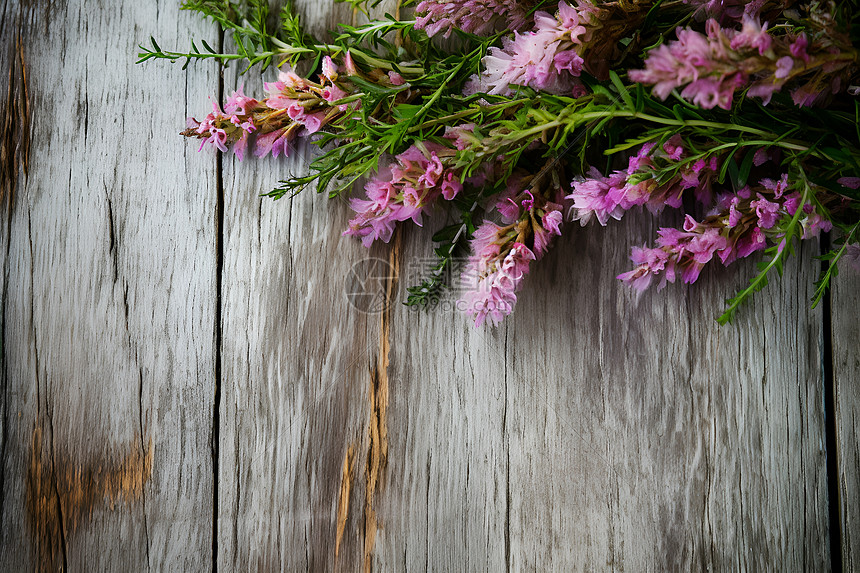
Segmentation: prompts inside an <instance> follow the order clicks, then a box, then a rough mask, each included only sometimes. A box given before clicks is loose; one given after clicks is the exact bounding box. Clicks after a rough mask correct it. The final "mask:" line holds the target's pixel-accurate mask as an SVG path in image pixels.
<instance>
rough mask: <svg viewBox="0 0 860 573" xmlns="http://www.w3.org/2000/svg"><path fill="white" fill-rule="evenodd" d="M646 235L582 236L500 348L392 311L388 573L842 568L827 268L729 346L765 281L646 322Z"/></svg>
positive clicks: (783, 295)
mask: <svg viewBox="0 0 860 573" xmlns="http://www.w3.org/2000/svg"><path fill="white" fill-rule="evenodd" d="M648 226H649V222H648V220H647V218H646V217H639V218H635V217H630V218H629V219H628V220H625V221H624V222H623V223H621V224H617V225H614V226H611V227H610V228H607V229H605V230H601V229H588V230H586V231H579V230H578V229H575V230H573V235H574V236H573V237H572V238H570V237H568V238H566V239H565V240H564V241H562V244H560V245H559V246H558V247H557V249H556V251H555V252H554V253H553V254H552V255H550V256H549V257H548V258H547V259H546V260H544V261H542V262H541V263H539V267H538V268H537V269H536V270H535V271H534V274H533V275H531V276H530V277H529V279H528V285H527V287H526V289H525V291H524V292H523V294H522V296H521V301H520V304H519V306H518V308H517V311H516V313H515V315H514V316H513V317H511V319H509V322H508V323H507V324H505V325H503V326H502V327H500V328H498V329H497V330H495V331H493V330H484V331H475V330H473V329H472V327H471V325H468V324H467V323H466V320H465V319H464V318H462V317H460V316H458V315H456V314H455V313H453V312H451V311H447V310H446V311H444V312H436V313H433V312H431V313H430V314H427V315H417V316H416V315H414V314H412V313H411V312H410V311H408V310H405V309H402V308H396V310H395V311H394V318H393V326H392V331H391V337H392V340H394V341H397V343H396V344H395V345H393V346H392V352H391V373H390V375H389V376H390V378H391V380H392V388H396V390H392V397H391V406H390V410H389V421H388V426H389V440H390V444H391V445H390V450H389V451H390V455H389V461H388V468H389V473H388V476H387V486H386V489H385V490H384V492H383V494H382V495H383V500H382V502H381V507H382V508H383V509H382V512H381V515H380V521H381V523H383V524H384V525H383V527H382V528H381V530H380V532H378V534H377V537H378V539H381V540H385V543H383V544H380V545H378V546H377V552H376V560H375V563H376V564H377V565H378V567H377V568H376V569H377V570H385V571H390V570H398V571H399V570H412V569H423V568H428V569H432V570H459V569H462V568H463V566H464V564H465V565H466V567H465V568H466V569H467V570H476V569H480V570H490V571H494V570H500V569H502V568H503V567H507V568H509V569H510V570H515V571H516V570H558V571H572V570H606V569H612V570H636V571H639V570H666V569H669V570H676V569H677V570H694V569H695V570H701V569H714V570H724V569H745V568H751V569H757V570H767V569H773V570H802V569H813V570H822V569H827V568H828V565H829V553H828V532H827V497H826V495H827V488H826V483H827V481H826V474H825V464H824V454H823V450H822V448H823V443H824V435H823V422H824V421H823V410H822V397H821V387H820V386H821V378H820V372H819V354H818V352H819V348H818V339H819V326H818V325H819V324H820V312H819V311H815V312H810V311H809V309H808V304H807V301H808V295H809V285H810V284H811V278H812V273H813V270H812V265H808V264H807V265H803V267H802V268H798V265H796V264H795V263H792V264H790V265H789V267H788V268H787V271H786V278H785V279H784V281H783V282H782V284H774V285H773V286H772V287H771V288H770V290H768V291H765V292H764V293H761V294H760V295H759V296H758V298H757V299H756V301H755V302H754V304H753V305H752V306H750V307H748V308H746V309H745V310H744V312H743V313H741V314H740V315H739V318H738V321H737V324H736V325H734V326H732V327H724V328H720V327H718V326H717V324H716V323H715V322H714V320H713V318H714V313H715V310H716V309H718V308H720V305H721V302H722V300H723V299H724V298H726V296H727V294H728V293H730V292H733V291H732V289H735V288H737V287H739V286H741V285H742V284H743V283H744V282H745V280H746V278H747V276H748V274H749V273H750V272H752V267H751V265H748V264H747V265H741V266H739V268H738V269H737V270H735V271H732V270H729V271H728V272H725V271H723V272H721V273H709V274H708V276H705V277H704V280H703V281H702V283H700V284H699V285H696V286H694V287H691V288H686V289H682V288H677V287H675V288H669V289H667V290H665V291H663V292H660V293H656V292H655V293H648V294H646V295H645V296H644V297H643V298H642V300H641V301H640V303H639V304H638V305H637V304H636V303H635V301H634V300H633V297H632V296H631V295H630V293H629V292H626V291H625V290H624V288H623V287H622V286H621V285H620V284H618V283H617V281H616V280H615V279H614V276H615V275H616V274H618V273H619V272H622V271H623V270H626V268H625V267H626V263H625V261H626V253H627V249H628V246H629V245H631V244H641V243H642V242H644V240H645V239H646V238H647V237H649V234H648V233H647V231H646V230H647V228H648ZM409 235H410V234H407V237H408V236H409ZM427 238H428V237H424V239H425V240H426V239H427ZM413 239H414V235H412V238H410V239H407V241H406V242H407V244H408V245H409V246H408V248H407V254H406V255H405V256H406V257H407V258H409V257H414V256H416V255H419V254H421V253H423V254H424V255H425V256H426V255H427V254H428V253H427V248H426V246H420V247H416V246H414V245H415V243H413ZM415 240H417V239H415ZM421 244H422V245H424V243H423V242H421ZM803 252H804V255H805V256H809V252H810V251H809V250H804V251H803ZM537 285H541V288H537ZM404 294H405V293H403V292H401V296H403V295H404ZM394 381H396V383H395V382H394Z"/></svg>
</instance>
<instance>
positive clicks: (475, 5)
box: [415, 0, 528, 38]
mask: <svg viewBox="0 0 860 573" xmlns="http://www.w3.org/2000/svg"><path fill="white" fill-rule="evenodd" d="M527 10H528V8H527V7H526V5H524V4H521V3H520V2H517V1H516V0H422V1H421V2H419V3H418V6H416V8H415V13H416V14H417V15H418V18H416V22H415V27H416V28H417V29H419V30H421V29H423V30H424V31H425V32H427V35H428V36H435V35H436V34H438V33H440V32H442V33H443V36H444V37H445V38H447V37H448V36H450V35H451V32H452V30H453V29H454V28H459V29H461V30H464V31H466V32H471V33H473V34H478V35H485V34H490V33H493V32H495V31H496V30H499V29H502V28H509V29H511V30H519V29H521V28H522V27H523V26H525V25H526V23H527V14H528V12H527Z"/></svg>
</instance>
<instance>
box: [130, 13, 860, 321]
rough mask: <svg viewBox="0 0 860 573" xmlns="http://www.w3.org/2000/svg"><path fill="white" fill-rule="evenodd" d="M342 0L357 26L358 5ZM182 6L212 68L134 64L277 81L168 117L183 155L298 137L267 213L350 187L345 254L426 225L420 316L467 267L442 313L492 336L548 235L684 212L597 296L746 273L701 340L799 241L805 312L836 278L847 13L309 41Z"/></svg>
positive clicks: (649, 17) (290, 24)
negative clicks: (213, 29)
mask: <svg viewBox="0 0 860 573" xmlns="http://www.w3.org/2000/svg"><path fill="white" fill-rule="evenodd" d="M349 1H350V3H351V4H352V5H353V6H354V8H355V10H357V11H361V12H364V13H365V14H366V13H367V12H366V10H367V9H368V8H370V7H372V4H373V2H372V0H349ZM368 3H370V4H371V6H368ZM377 3H378V2H377ZM183 8H186V9H189V10H195V11H198V12H200V13H201V14H202V15H204V16H206V17H209V18H211V19H213V20H214V21H215V22H217V23H218V24H219V25H220V26H221V28H222V29H223V31H224V33H225V34H226V35H227V36H228V37H230V38H232V43H233V46H234V50H232V51H229V50H228V51H224V50H215V49H213V48H212V47H211V46H209V45H208V44H207V43H206V42H201V45H202V48H203V49H200V48H199V47H198V46H197V44H196V43H195V42H194V41H192V43H191V50H190V51H188V52H174V51H164V50H162V49H161V48H160V47H159V45H158V44H157V43H156V41H155V40H154V39H153V40H152V46H151V47H150V48H143V47H141V50H142V52H141V53H140V54H139V56H140V61H145V60H149V59H167V60H171V61H176V60H184V62H185V65H188V63H189V62H191V61H195V60H204V59H214V60H217V61H220V62H222V63H224V64H227V63H229V62H231V61H234V60H236V61H240V62H242V65H245V66H246V68H245V69H246V70H247V69H250V68H252V67H254V66H257V67H259V68H261V69H263V70H265V69H266V68H267V67H268V66H270V65H275V66H277V67H278V68H279V70H280V72H279V75H278V80H277V81H274V82H271V83H266V84H265V94H252V95H253V96H256V97H251V96H249V95H246V94H244V93H243V90H242V88H241V87H240V88H239V89H237V90H236V91H235V92H234V93H233V94H232V95H231V96H230V97H229V98H228V99H227V101H226V102H224V105H223V108H222V107H221V106H220V105H219V104H218V103H215V104H213V109H212V111H211V112H210V113H209V114H208V115H206V116H205V117H203V118H202V119H200V120H197V119H194V118H189V119H188V120H187V125H186V129H185V131H183V132H182V134H183V135H185V136H186V137H188V138H192V139H196V140H199V142H200V149H201V150H202V149H204V148H206V147H207V146H211V147H214V148H216V149H218V150H219V151H221V152H228V151H232V152H233V153H235V154H236V156H237V158H238V159H243V158H244V157H245V156H247V155H248V154H249V153H253V154H254V155H257V156H263V155H267V154H270V153H271V154H272V155H273V156H278V155H281V154H283V155H289V154H290V153H291V151H292V150H293V148H294V146H295V143H296V141H297V139H299V138H307V139H308V140H310V141H311V142H313V143H315V144H317V145H318V146H319V147H320V149H321V153H320V154H318V155H317V156H316V157H315V159H314V161H313V162H312V163H311V164H310V172H309V174H308V175H306V176H303V177H297V178H294V179H290V180H286V181H280V182H279V184H278V186H277V187H275V188H274V189H273V190H272V191H270V192H269V193H267V195H269V196H271V197H274V198H279V197H283V196H284V195H293V194H295V193H298V192H299V191H301V190H302V189H304V188H306V187H307V186H311V185H312V186H315V187H316V189H317V191H319V192H327V193H328V194H329V195H330V196H337V195H340V194H342V193H349V192H351V191H352V190H353V188H354V187H356V184H357V183H361V182H363V189H362V190H360V191H359V192H358V193H357V194H358V195H359V196H356V197H353V198H352V199H351V200H350V205H351V207H352V209H353V210H354V211H355V215H354V217H353V218H352V220H351V221H350V222H349V226H348V228H347V229H345V230H344V231H343V234H344V235H349V236H352V237H355V238H357V239H360V240H361V241H362V243H363V244H364V245H366V246H370V245H371V244H373V243H374V242H376V241H382V242H388V241H389V240H390V239H391V237H392V234H393V232H394V229H395V227H396V226H397V225H398V224H407V225H408V223H407V221H411V222H412V223H414V224H416V225H422V223H423V221H424V217H425V215H427V214H428V213H430V212H431V211H433V210H447V211H448V213H449V220H452V221H453V222H452V223H451V224H449V225H446V226H444V227H443V228H441V229H439V230H438V232H437V233H436V234H435V235H434V237H433V240H434V241H435V243H436V246H435V253H436V256H437V257H438V260H437V262H436V263H435V264H434V266H433V268H432V269H431V271H430V273H429V275H428V276H427V277H426V279H425V280H424V281H423V282H422V284H419V285H416V286H413V287H411V288H409V291H408V292H409V296H408V300H407V301H406V303H407V304H410V305H426V304H427V303H428V301H430V300H432V299H433V298H434V297H437V296H439V293H440V290H441V289H443V288H444V287H445V280H444V279H445V277H446V276H447V275H448V274H449V273H450V271H451V266H452V265H454V263H455V261H456V260H457V258H458V257H459V256H460V255H461V253H463V252H465V251H466V250H468V252H469V255H468V259H467V262H466V264H465V266H464V268H462V269H461V270H462V277H463V284H464V285H466V288H467V292H466V294H465V295H464V302H465V304H463V305H462V306H463V308H465V310H466V312H467V313H469V314H470V315H471V316H472V317H473V318H474V320H475V324H476V325H477V326H480V325H481V324H483V323H485V322H490V323H492V324H496V323H498V322H499V321H501V320H502V319H503V318H504V317H505V316H506V315H509V314H510V313H511V312H512V311H513V309H514V306H515V304H516V301H517V293H518V292H519V291H520V289H521V288H522V286H523V284H524V282H525V277H526V275H527V274H528V272H529V269H530V268H531V266H532V265H533V264H536V262H537V261H539V260H540V259H541V258H543V257H544V255H545V254H546V253H547V251H548V250H549V248H550V247H551V246H552V243H553V241H554V238H555V237H557V236H559V235H560V234H561V233H562V232H563V228H565V226H567V227H572V225H571V223H572V222H574V221H577V222H578V223H579V224H580V225H581V226H583V227H585V226H591V227H597V226H605V225H607V224H610V222H611V221H612V220H618V219H621V217H622V216H623V215H624V214H625V213H626V212H627V211H628V210H630V209H631V208H633V207H635V206H640V207H645V208H646V209H647V210H648V211H649V212H651V213H653V214H655V215H656V214H659V213H661V212H662V211H663V210H664V209H667V208H668V209H677V210H682V213H683V215H684V219H683V221H684V222H683V226H682V227H681V228H661V229H659V231H658V233H657V235H658V236H657V238H656V240H655V242H654V244H653V246H633V247H632V252H631V257H630V258H631V261H632V265H631V268H630V270H629V271H628V272H625V273H623V274H621V275H619V276H618V278H619V279H620V280H621V281H622V282H623V283H626V284H628V285H630V286H631V287H632V288H634V289H638V290H640V291H641V290H644V289H646V288H648V287H649V286H651V285H656V287H657V288H658V289H659V288H663V287H664V286H665V285H666V283H674V282H676V281H681V282H684V283H693V282H695V281H696V280H697V278H698V277H699V275H700V273H701V271H702V269H703V268H704V267H705V265H707V264H713V263H715V262H716V261H719V262H720V263H722V264H723V265H728V264H730V263H732V262H733V261H735V260H738V259H742V258H746V257H750V256H755V257H758V258H759V259H760V263H759V272H758V273H757V274H756V275H755V276H754V277H753V278H752V279H751V282H750V284H749V286H748V287H747V288H745V289H744V290H742V291H741V292H739V293H737V294H736V296H734V297H733V298H731V299H729V300H728V301H727V307H726V308H725V309H724V312H723V313H722V314H721V315H720V316H719V319H718V320H719V321H720V322H721V323H724V322H727V321H730V320H731V319H732V317H733V316H734V314H735V312H736V309H737V308H738V306H739V305H740V304H741V303H742V302H743V301H744V300H746V299H747V298H748V297H749V296H750V295H751V294H752V293H754V292H755V291H757V290H759V289H760V288H762V287H763V286H764V285H765V284H766V283H767V280H768V277H769V275H770V274H771V272H772V271H774V270H775V271H777V272H778V273H780V274H781V272H782V266H783V262H784V260H785V258H786V257H787V256H788V255H789V254H791V253H793V252H795V249H796V246H797V244H798V243H799V242H800V241H802V240H807V239H815V238H819V237H820V236H821V234H822V233H826V235H825V236H824V238H823V239H822V244H824V245H827V247H826V248H825V249H823V251H822V252H823V254H822V256H821V258H822V259H823V260H824V261H825V262H824V264H823V265H822V274H821V277H820V279H819V280H818V282H817V283H816V285H817V289H816V293H815V297H814V299H813V304H817V303H818V302H819V301H820V300H821V298H822V296H823V295H824V293H825V291H826V289H827V286H828V284H829V281H830V279H831V278H832V277H833V276H834V275H835V274H836V271H837V263H838V262H839V261H843V262H846V261H847V262H849V263H853V264H854V265H857V262H858V255H860V247H858V246H857V242H858V239H860V236H858V235H860V233H858V231H857V227H858V223H860V216H858V215H860V212H858V206H860V202H859V201H860V52H858V46H860V21H858V20H860V2H858V0H847V1H843V2H840V3H838V4H836V3H834V2H824V1H812V2H809V3H799V2H793V1H791V0H753V1H749V2H744V1H741V0H723V1H718V0H711V1H709V2H707V1H703V0H561V1H559V0H525V1H517V0H422V1H420V2H417V3H410V2H404V3H403V6H402V8H403V12H404V13H410V14H412V16H413V17H412V19H406V18H400V17H395V16H392V15H390V14H386V15H385V16H384V17H383V18H377V19H372V20H369V21H368V22H367V23H366V24H363V25H355V26H353V25H345V24H342V25H339V26H338V29H337V30H335V31H333V32H332V33H331V35H330V38H329V40H328V41H327V42H323V41H320V40H318V39H315V38H312V37H311V36H309V35H308V34H307V33H306V32H305V31H304V30H303V28H302V26H301V22H300V20H299V18H298V16H297V15H296V14H295V12H294V11H293V10H292V9H291V8H290V7H289V6H286V7H284V8H283V9H282V11H281V12H280V14H278V15H277V16H278V18H277V25H276V26H272V22H273V20H274V18H271V17H270V16H273V15H270V14H269V8H268V2H267V1H266V0H246V1H244V2H240V3H232V2H230V1H229V0H189V1H188V2H186V3H185V4H184V5H183ZM400 10H401V6H400V5H398V11H397V12H398V15H399V13H400ZM594 232H598V231H596V230H595V231H594ZM831 232H832V234H833V240H832V241H831V239H830V233H831ZM831 242H832V247H831V246H830V245H831ZM759 251H760V252H759Z"/></svg>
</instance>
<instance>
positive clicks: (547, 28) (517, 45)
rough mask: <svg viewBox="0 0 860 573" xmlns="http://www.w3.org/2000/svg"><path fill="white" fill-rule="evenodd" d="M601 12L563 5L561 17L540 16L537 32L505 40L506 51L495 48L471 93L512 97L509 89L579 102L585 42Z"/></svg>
mask: <svg viewBox="0 0 860 573" xmlns="http://www.w3.org/2000/svg"><path fill="white" fill-rule="evenodd" d="M597 13H598V12H597V10H596V9H595V8H594V7H593V6H592V5H591V4H589V3H587V2H580V3H579V4H577V6H576V7H574V6H571V5H569V4H567V3H566V2H564V1H563V0H562V1H561V2H559V4H558V13H557V15H555V16H553V15H550V14H548V13H546V12H541V11H539V12H535V15H534V20H535V28H534V30H533V31H530V32H523V33H520V32H515V33H514V38H513V39H510V38H503V39H502V47H501V48H496V47H494V48H490V50H489V53H488V54H487V56H485V57H484V59H483V60H482V64H483V68H484V70H483V72H482V73H481V74H480V75H479V76H473V77H472V79H471V81H470V82H469V84H468V87H467V89H466V91H467V92H468V93H476V92H479V91H482V92H485V93H489V94H503V95H510V94H511V93H513V90H511V89H510V87H509V85H511V84H513V85H520V86H529V87H532V88H535V89H538V90H543V91H547V92H550V93H555V94H562V95H572V96H574V97H578V96H579V95H582V94H583V93H584V86H583V84H582V82H580V81H579V79H577V78H578V77H579V75H580V74H581V73H582V68H583V64H584V60H583V58H582V51H583V50H584V43H585V42H588V41H590V39H591V34H592V32H593V28H594V27H595V26H597V25H598V24H597V20H596V14H597Z"/></svg>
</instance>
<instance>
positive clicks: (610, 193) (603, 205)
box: [567, 135, 719, 226]
mask: <svg viewBox="0 0 860 573" xmlns="http://www.w3.org/2000/svg"><path fill="white" fill-rule="evenodd" d="M686 147H687V146H686V145H685V143H684V142H683V141H682V139H681V137H680V136H679V135H675V136H672V137H671V138H670V139H669V140H668V141H666V142H665V143H664V144H663V145H662V146H661V147H657V146H656V145H655V144H654V143H646V144H645V145H643V146H642V147H641V148H640V149H639V152H638V153H637V154H636V155H633V156H632V157H630V159H629V162H628V166H627V169H626V170H619V171H615V172H613V173H612V174H610V175H608V176H603V175H602V174H601V173H600V172H599V171H598V170H597V169H595V168H593V167H592V168H591V171H590V172H589V177H586V178H579V179H575V180H574V181H573V183H571V186H572V187H573V193H571V194H570V195H568V196H567V199H570V200H572V201H573V207H574V213H575V214H574V219H575V220H579V222H580V224H581V225H582V226H585V225H586V224H587V223H588V222H589V221H591V219H592V218H596V219H597V221H598V222H599V223H600V224H601V225H606V223H607V221H609V219H610V218H612V219H621V217H622V216H623V215H624V212H625V211H627V210H629V209H631V208H632V207H634V206H636V205H644V206H646V207H647V208H648V209H649V210H650V211H651V212H652V213H659V212H660V211H662V210H663V208H664V207H666V206H669V207H672V208H676V209H677V208H679V207H680V206H681V201H682V197H683V193H684V191H686V190H687V189H695V193H696V198H697V199H699V201H701V202H702V203H708V202H710V200H711V196H712V191H711V188H712V183H713V181H714V178H715V177H716V174H717V169H718V164H719V161H718V157H717V155H710V156H707V155H706V154H702V153H699V154H691V153H689V152H688V150H687V148H686ZM658 164H660V165H666V164H668V165H670V166H671V165H678V167H677V168H676V169H674V174H673V175H671V176H670V177H668V178H666V179H663V178H658V177H657V176H656V172H655V169H656V168H657V166H658Z"/></svg>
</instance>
